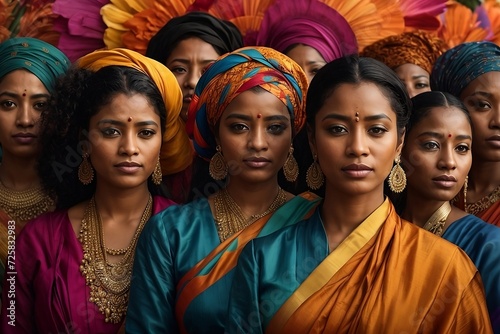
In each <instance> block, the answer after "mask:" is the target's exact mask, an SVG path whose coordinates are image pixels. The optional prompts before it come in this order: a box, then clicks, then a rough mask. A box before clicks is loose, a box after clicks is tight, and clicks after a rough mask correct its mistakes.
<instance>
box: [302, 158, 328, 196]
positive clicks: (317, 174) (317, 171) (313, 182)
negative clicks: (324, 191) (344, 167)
mask: <svg viewBox="0 0 500 334" xmlns="http://www.w3.org/2000/svg"><path fill="white" fill-rule="evenodd" d="M317 160H318V155H317V154H314V161H313V163H312V164H311V166H309V168H308V169H307V174H306V183H307V186H308V187H309V188H311V189H312V190H317V189H319V188H320V187H321V186H322V185H323V182H325V176H324V175H323V171H322V170H321V166H320V165H319V163H318V161H317Z"/></svg>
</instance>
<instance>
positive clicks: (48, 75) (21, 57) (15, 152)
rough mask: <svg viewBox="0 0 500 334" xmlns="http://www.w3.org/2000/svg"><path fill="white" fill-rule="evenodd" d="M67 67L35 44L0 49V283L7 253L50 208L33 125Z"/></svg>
mask: <svg viewBox="0 0 500 334" xmlns="http://www.w3.org/2000/svg"><path fill="white" fill-rule="evenodd" d="M69 65H70V62H69V60H68V58H67V57H66V56H65V55H64V54H63V53H62V52H61V51H59V50H58V49H57V48H55V47H54V46H52V45H50V44H48V43H46V42H43V41H40V40H38V39H34V38H12V39H9V40H7V41H5V42H3V43H1V44H0V146H1V147H2V151H3V158H2V163H1V164H0V260H1V265H0V267H1V268H0V282H3V279H2V278H3V274H4V269H5V268H3V265H4V264H7V265H9V263H10V262H11V261H10V260H12V261H13V260H14V257H12V255H14V254H12V253H10V252H9V251H8V250H12V249H13V245H14V242H15V239H16V235H17V234H18V233H19V232H20V231H21V229H22V227H23V226H24V224H25V223H26V222H27V221H28V220H31V219H33V218H35V217H37V216H39V215H40V214H42V213H44V212H46V211H49V210H51V209H53V208H54V200H53V199H52V198H50V197H49V196H48V195H47V194H46V193H45V192H44V190H43V189H42V186H41V183H40V178H39V175H38V173H37V170H36V161H37V154H38V152H39V149H40V147H39V142H38V132H39V123H38V120H39V118H40V115H41V114H42V113H43V112H45V111H47V110H48V106H49V97H50V94H51V93H52V91H53V89H54V85H55V82H56V79H57V78H58V77H59V76H60V75H62V74H63V73H64V72H66V70H67V69H68V66H69ZM7 259H8V260H9V261H6V260H7Z"/></svg>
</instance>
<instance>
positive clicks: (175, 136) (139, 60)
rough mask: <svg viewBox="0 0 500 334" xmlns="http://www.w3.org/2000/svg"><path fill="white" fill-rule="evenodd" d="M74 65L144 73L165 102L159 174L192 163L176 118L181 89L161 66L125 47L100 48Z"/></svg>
mask: <svg viewBox="0 0 500 334" xmlns="http://www.w3.org/2000/svg"><path fill="white" fill-rule="evenodd" d="M77 64H78V66H80V67H83V68H87V69H89V70H91V71H97V70H99V69H101V68H102V67H106V66H112V65H117V66H127V67H132V68H135V69H136V70H139V71H141V72H143V73H145V74H146V75H148V76H149V77H150V78H151V79H152V80H153V81H154V83H155V84H156V86H157V87H158V90H159V91H160V93H161V95H162V96H163V100H164V101H165V108H166V110H167V115H166V127H165V128H166V131H165V133H164V134H163V143H162V146H161V152H160V163H161V169H162V173H163V175H170V174H174V173H177V172H180V171H182V170H184V169H186V168H187V167H188V166H189V165H190V164H191V162H192V156H193V154H192V149H191V145H190V142H189V138H188V136H187V133H186V130H185V124H184V122H183V121H182V119H181V118H180V117H179V114H180V112H181V108H182V92H181V89H180V87H179V84H178V83H177V79H176V78H175V77H174V75H173V74H172V72H170V70H169V69H168V68H167V67H165V65H163V64H161V63H159V62H157V61H156V60H153V59H150V58H147V57H145V56H143V55H141V54H140V53H137V52H135V51H132V50H127V49H120V48H118V49H114V50H100V51H95V52H92V53H90V54H88V55H86V56H84V57H82V58H80V59H79V60H78V61H77Z"/></svg>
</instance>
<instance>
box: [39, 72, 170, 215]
mask: <svg viewBox="0 0 500 334" xmlns="http://www.w3.org/2000/svg"><path fill="white" fill-rule="evenodd" d="M118 94H126V95H129V96H130V95H134V94H141V95H143V96H144V97H145V98H146V99H147V100H148V102H149V103H150V104H151V106H152V107H153V108H154V110H155V111H156V113H157V114H158V115H159V116H160V123H161V124H160V127H161V134H162V135H163V133H164V131H165V124H166V109H165V103H164V102H163V97H162V95H161V93H160V91H159V90H158V88H157V87H156V85H155V83H154V82H153V81H152V80H151V78H150V77H148V76H147V75H146V74H144V73H142V72H140V71H139V70H136V69H134V68H130V67H124V66H107V67H103V68H101V69H100V70H98V71H97V72H91V71H89V70H86V69H81V68H76V67H73V68H71V69H70V70H69V71H68V72H67V73H66V75H64V76H63V77H61V78H60V79H59V80H58V81H57V83H56V87H55V90H54V93H53V94H52V97H51V107H50V108H49V110H48V111H47V112H44V113H43V114H42V119H41V122H42V123H41V131H40V143H41V147H42V151H41V156H40V159H39V162H38V171H39V173H40V176H41V179H42V183H43V186H44V188H45V190H46V191H47V192H48V193H49V194H50V195H51V196H53V197H54V198H56V199H57V207H58V208H68V207H70V206H73V205H75V204H77V203H79V202H81V201H83V200H86V199H88V198H90V197H91V196H92V195H93V193H94V192H95V182H92V183H91V184H89V185H86V186H84V185H83V184H81V182H80V181H79V180H78V175H77V174H78V166H79V165H80V163H81V161H82V148H83V146H84V145H86V143H87V142H88V140H89V136H90V134H89V131H88V130H89V121H90V118H91V117H92V116H94V115H95V114H97V113H98V112H99V110H100V109H101V108H102V107H103V106H105V105H106V104H108V103H110V102H111V100H112V99H113V98H114V97H115V96H116V95H118ZM149 188H150V191H152V192H154V193H158V191H157V190H156V189H155V188H157V187H155V186H154V185H153V184H152V182H150V184H149Z"/></svg>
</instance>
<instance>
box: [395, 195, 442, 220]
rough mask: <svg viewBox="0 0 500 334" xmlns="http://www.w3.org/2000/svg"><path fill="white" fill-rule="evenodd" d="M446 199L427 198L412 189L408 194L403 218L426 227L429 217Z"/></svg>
mask: <svg viewBox="0 0 500 334" xmlns="http://www.w3.org/2000/svg"><path fill="white" fill-rule="evenodd" d="M444 203H445V201H435V200H427V199H425V198H423V197H422V196H419V195H417V194H415V193H412V192H411V191H408V193H407V196H406V203H405V209H404V211H403V213H402V214H401V218H403V219H405V220H407V221H409V222H412V223H413V224H415V225H417V226H419V227H424V225H425V223H427V221H428V220H429V218H430V217H431V216H432V215H433V214H434V212H436V210H437V209H439V208H440V207H441V206H442V205H443V204H444Z"/></svg>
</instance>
